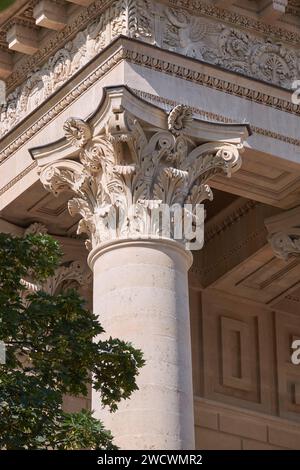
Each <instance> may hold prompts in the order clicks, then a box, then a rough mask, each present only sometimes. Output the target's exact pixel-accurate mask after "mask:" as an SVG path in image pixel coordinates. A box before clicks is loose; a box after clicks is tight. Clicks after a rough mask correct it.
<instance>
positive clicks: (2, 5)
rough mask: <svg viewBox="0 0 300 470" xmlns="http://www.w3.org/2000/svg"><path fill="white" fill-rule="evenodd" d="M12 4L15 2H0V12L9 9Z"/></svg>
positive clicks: (9, 0)
mask: <svg viewBox="0 0 300 470" xmlns="http://www.w3.org/2000/svg"><path fill="white" fill-rule="evenodd" d="M13 3H15V0H0V11H2V10H5V9H6V8H8V7H10V6H11V5H12V4H13Z"/></svg>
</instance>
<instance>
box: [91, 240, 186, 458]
mask: <svg viewBox="0 0 300 470" xmlns="http://www.w3.org/2000/svg"><path fill="white" fill-rule="evenodd" d="M89 263H90V266H91V267H92V268H93V271H94V310H95V312H99V319H100V321H101V323H102V325H103V326H104V329H105V330H106V331H107V333H108V334H109V335H112V336H113V337H118V338H122V339H124V340H127V341H130V342H132V343H133V344H134V345H135V346H136V347H138V348H141V349H142V351H143V353H144V358H145V361H146V365H145V366H144V367H143V369H142V370H141V372H140V375H139V377H138V381H137V382H138V386H139V390H138V391H136V392H135V393H134V394H133V396H132V397H131V398H130V400H126V401H124V402H122V403H121V404H120V406H119V409H118V412H117V413H113V414H111V413H108V412H105V411H104V412H103V410H101V409H99V405H98V406H97V404H98V403H99V399H98V397H97V393H96V392H94V393H93V398H92V406H93V408H94V409H96V413H97V417H99V418H101V419H103V420H104V423H105V425H106V426H107V428H108V429H110V430H111V431H112V434H113V435H114V437H115V442H116V444H117V445H118V446H119V447H120V448H121V449H170V450H171V449H193V448H194V412H193V390H192V363H191V336H190V318H189V299H188V284H187V282H188V281H187V271H188V269H189V267H190V264H191V255H190V253H189V252H188V251H186V250H184V248H183V247H182V246H181V245H180V244H179V243H177V242H174V241H172V240H164V241H162V240H159V241H154V240H153V241H147V240H145V241H142V240H140V241H130V240H128V241H126V240H124V241H122V242H117V243H112V244H108V245H107V246H105V247H103V248H100V249H95V250H93V251H92V252H91V254H90V256H89ZM97 408H98V409H97Z"/></svg>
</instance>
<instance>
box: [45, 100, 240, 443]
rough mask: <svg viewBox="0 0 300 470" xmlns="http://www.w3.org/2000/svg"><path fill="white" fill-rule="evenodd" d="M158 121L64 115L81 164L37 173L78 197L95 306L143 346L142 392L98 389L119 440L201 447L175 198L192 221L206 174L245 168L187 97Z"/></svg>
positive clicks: (116, 111)
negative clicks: (126, 394)
mask: <svg viewBox="0 0 300 470" xmlns="http://www.w3.org/2000/svg"><path fill="white" fill-rule="evenodd" d="M141 106H142V104H141ZM154 111H155V110H154ZM155 112H157V111H155ZM100 114H101V112H100ZM161 122H162V126H164V127H162V128H157V126H156V127H155V126H153V125H151V126H150V125H147V122H146V120H140V119H137V118H136V116H134V115H133V114H132V113H131V112H129V111H127V110H126V109H124V107H123V106H122V107H119V108H118V107H116V106H112V107H111V114H110V116H109V119H106V120H105V123H104V124H105V125H103V127H102V128H101V126H99V122H97V124H95V126H96V127H95V128H96V129H97V130H96V131H95V128H93V126H92V124H88V123H86V122H84V121H82V120H80V119H73V118H72V119H69V120H68V121H67V122H66V123H65V126H64V130H65V136H66V139H67V140H68V141H69V142H71V144H72V146H73V147H74V150H75V149H76V148H77V149H78V153H77V155H78V160H79V161H74V160H60V161H58V162H55V163H51V164H50V165H48V166H46V167H45V168H44V169H43V170H42V172H41V181H42V183H43V184H44V186H45V188H47V189H48V190H49V191H52V192H53V193H54V194H56V195H57V194H59V193H60V192H62V191H66V190H67V191H71V192H72V193H73V195H74V197H73V198H72V199H70V201H69V204H68V207H69V211H70V213H71V214H72V215H75V214H80V216H81V220H80V222H79V225H78V233H85V234H86V235H87V241H86V246H87V248H88V250H89V251H90V253H89V255H88V263H89V266H90V267H91V269H92V270H93V273H94V311H95V312H96V313H97V314H99V319H100V321H101V323H102V324H103V326H104V328H105V329H106V331H107V334H108V335H111V336H115V337H119V338H121V339H124V340H127V341H130V342H132V343H133V345H134V346H136V347H139V348H141V349H142V350H143V352H144V357H145V360H146V365H145V367H144V368H143V369H142V370H141V372H140V375H139V377H138V386H139V390H138V391H137V392H135V393H134V395H133V396H132V398H130V399H129V400H127V401H125V402H123V403H121V404H120V406H119V409H118V411H117V412H116V413H114V414H110V413H108V412H106V411H105V410H102V409H101V406H100V402H99V399H98V397H97V393H93V404H92V406H93V409H94V410H95V411H96V415H97V416H98V417H99V418H101V419H103V420H104V423H105V425H106V426H107V428H109V429H111V431H112V433H113V435H114V436H115V442H116V444H117V445H119V446H120V448H122V449H193V448H194V419H193V415H194V413H193V391H192V364H191V335H190V319H189V304H188V280H187V273H188V269H189V267H190V266H191V263H192V254H191V252H190V251H189V250H188V249H187V247H188V246H189V245H187V242H188V241H191V240H190V237H186V235H185V233H183V234H182V237H181V238H178V236H176V237H175V232H176V227H175V225H174V220H175V215H174V214H175V210H174V207H177V208H178V207H179V208H181V209H182V220H186V219H185V218H187V219H190V220H191V221H192V224H193V225H194V226H195V225H197V220H198V214H197V207H198V206H199V205H200V204H202V202H203V201H204V200H205V199H207V198H209V199H211V198H212V192H211V190H210V188H209V186H208V185H207V181H208V179H209V178H211V177H212V176H214V175H215V174H218V173H224V174H226V175H227V176H230V174H231V173H232V172H234V171H236V170H237V169H238V168H239V166H240V156H239V150H241V148H242V146H241V145H240V144H237V139H236V140H235V143H228V142H220V141H213V142H208V141H206V142H203V140H202V141H200V142H199V139H197V137H195V138H193V137H192V134H193V132H194V133H195V134H196V135H197V134H198V135H199V133H200V131H199V130H197V121H195V120H193V119H192V112H191V110H190V109H189V108H187V107H186V106H181V105H180V106H177V107H176V108H175V109H173V110H172V111H171V112H170V113H169V115H166V119H165V120H163V119H161ZM201 125H202V124H201ZM205 125H206V128H208V125H207V123H206V124H205ZM199 126H200V124H199ZM212 126H213V132H214V135H215V129H216V125H215V124H213V125H212ZM99 129H100V130H99ZM161 210H165V211H167V215H168V216H169V222H170V224H169V225H168V224H166V225H167V229H168V230H166V227H165V226H162V224H161V220H162V219H161V218H160V217H156V216H153V214H154V213H155V214H156V215H157V213H159V212H160V211H161ZM155 211H156V212H155ZM177 221H178V219H177Z"/></svg>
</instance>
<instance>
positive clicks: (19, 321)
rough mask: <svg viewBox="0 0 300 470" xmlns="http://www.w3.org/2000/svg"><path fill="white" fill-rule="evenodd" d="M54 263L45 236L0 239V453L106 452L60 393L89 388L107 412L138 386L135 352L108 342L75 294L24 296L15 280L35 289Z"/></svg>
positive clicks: (56, 253)
mask: <svg viewBox="0 0 300 470" xmlns="http://www.w3.org/2000/svg"><path fill="white" fill-rule="evenodd" d="M60 258H61V253H60V249H59V245H58V244H57V242H56V241H55V240H54V239H53V238H52V237H50V236H47V235H28V236H26V237H24V238H18V237H12V236H9V235H5V234H0V340H1V341H3V342H4V343H5V345H6V350H7V354H6V363H5V364H2V365H0V423H1V426H0V449H47V448H49V449H83V448H89V449H113V448H114V445H113V440H112V436H111V434H110V432H109V431H106V430H105V429H104V427H103V425H102V423H101V422H99V421H98V420H97V419H95V418H94V417H93V414H92V413H91V412H88V411H82V412H80V413H64V412H63V410H62V402H63V396H64V395H65V394H70V395H73V396H79V395H82V394H83V395H85V394H86V393H87V387H88V386H90V385H91V384H92V385H93V387H94V388H95V389H96V390H97V391H99V392H100V398H99V400H101V402H102V405H103V406H107V407H109V409H110V411H111V412H114V411H115V410H116V409H117V406H118V403H119V402H120V400H122V399H128V398H129V397H130V395H131V394H132V392H133V391H134V390H136V389H137V385H136V380H135V379H136V376H137V374H138V371H139V368H140V367H142V366H143V364H144V362H143V358H142V352H141V351H140V350H137V349H135V348H134V347H133V346H132V345H131V344H129V343H125V342H123V341H121V340H119V339H113V338H109V339H108V340H103V341H101V340H100V339H99V335H100V336H101V333H103V328H102V327H101V324H100V323H99V321H98V319H97V316H96V315H94V314H93V313H92V312H90V311H89V310H87V309H86V308H85V305H84V300H83V299H82V298H81V297H80V296H79V295H78V293H77V292H75V291H74V290H68V291H66V292H63V293H60V294H58V295H54V296H52V295H49V294H47V293H45V292H43V291H38V292H31V293H29V292H28V293H27V292H26V295H27V297H26V302H24V298H23V300H22V294H23V293H24V290H26V287H25V286H24V285H23V283H22V281H21V280H22V279H24V278H25V279H26V278H28V276H30V279H32V280H33V281H34V282H36V283H39V284H41V283H42V282H43V281H45V279H47V277H48V276H51V275H53V273H54V271H55V268H56V267H57V266H58V263H59V261H60Z"/></svg>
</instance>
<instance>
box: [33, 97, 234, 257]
mask: <svg viewBox="0 0 300 470" xmlns="http://www.w3.org/2000/svg"><path fill="white" fill-rule="evenodd" d="M115 119H116V117H115V116H111V118H110V119H109V120H108V122H106V123H104V124H103V128H102V130H101V131H100V132H99V133H98V134H97V135H94V133H93V131H92V129H91V128H90V126H89V124H87V123H85V122H84V121H82V120H80V119H75V118H72V119H69V120H68V121H67V122H66V124H65V126H64V131H65V136H66V139H67V140H68V141H69V142H70V143H71V144H72V145H73V146H74V147H75V148H77V149H79V153H78V157H79V160H80V163H79V162H76V161H73V160H62V161H58V162H56V163H52V164H50V165H48V166H46V167H45V168H44V169H43V170H42V172H41V181H42V183H43V184H44V186H45V188H46V189H48V190H50V191H52V192H53V193H54V194H55V195H58V194H59V193H60V192H63V191H71V192H72V193H73V196H74V197H73V198H72V199H70V200H69V203H68V208H69V212H70V214H71V215H73V216H74V215H76V214H79V215H80V216H81V221H80V222H79V226H78V233H85V234H86V235H87V237H88V240H87V243H86V246H87V248H88V249H92V248H95V247H96V246H98V245H100V244H101V243H104V242H106V241H109V240H114V239H119V238H131V237H133V236H139V237H143V236H144V237H145V236H147V237H148V236H159V235H161V227H160V224H159V217H158V216H155V217H154V218H153V217H151V215H153V213H155V214H156V213H158V212H159V211H160V210H165V207H168V208H170V215H171V218H172V217H173V215H172V214H173V210H174V209H173V208H174V207H175V206H179V207H181V208H183V207H184V205H185V204H190V205H191V210H190V209H189V210H188V212H189V213H190V216H191V217H192V218H193V217H194V218H195V217H196V212H195V211H196V205H197V204H201V203H202V202H203V201H204V200H205V199H212V192H211V189H210V187H209V186H208V184H207V182H208V180H209V179H210V178H212V177H213V176H214V175H216V174H218V173H224V174H225V175H226V176H231V173H232V172H234V171H237V170H238V169H239V166H240V162H241V159H240V151H241V150H242V145H241V144H231V143H226V142H223V143H222V142H221V143H220V142H211V143H197V142H196V141H195V140H194V139H192V138H190V137H189V136H188V135H187V134H188V133H189V126H190V124H191V123H192V111H191V109H190V108H188V107H186V106H181V105H180V106H177V107H176V108H175V109H173V110H172V111H171V112H170V114H169V116H168V119H167V120H166V121H167V124H166V125H167V127H168V128H167V129H158V128H148V127H147V125H145V123H144V124H142V122H140V121H139V120H138V119H137V118H136V117H135V116H133V115H132V114H130V113H129V112H128V111H127V110H124V109H122V110H119V111H118V118H117V122H118V123H119V125H118V126H116V125H115ZM145 126H146V127H145ZM195 220H196V219H195ZM169 236H170V237H171V238H172V233H170V235H169Z"/></svg>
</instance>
